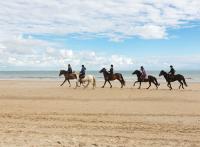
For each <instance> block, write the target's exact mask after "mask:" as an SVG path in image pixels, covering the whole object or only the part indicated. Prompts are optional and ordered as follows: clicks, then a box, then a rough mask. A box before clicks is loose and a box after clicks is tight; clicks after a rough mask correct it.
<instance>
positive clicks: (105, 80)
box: [101, 80, 107, 88]
mask: <svg viewBox="0 0 200 147" xmlns="http://www.w3.org/2000/svg"><path fill="white" fill-rule="evenodd" d="M106 83H107V80H105V82H104V84H103V86H102V87H101V88H104V87H105V85H106Z"/></svg>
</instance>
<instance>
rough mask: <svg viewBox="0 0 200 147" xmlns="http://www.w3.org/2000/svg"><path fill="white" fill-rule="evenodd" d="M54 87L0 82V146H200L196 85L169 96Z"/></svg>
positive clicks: (155, 92) (161, 91)
mask: <svg viewBox="0 0 200 147" xmlns="http://www.w3.org/2000/svg"><path fill="white" fill-rule="evenodd" d="M60 83H61V81H43V80H41V81H36V80H35V81H33V80H29V81H28V80H11V81H8V80H1V81H0V146H25V147H28V146H53V147H57V146H58V147H59V146H66V147H73V146H75V147H84V146H85V147H92V146H94V147H97V146H102V147H104V146H106V147H116V146H117V147H118V146H119V147H126V146H127V147H129V146H130V147H132V146H139V147H143V146H151V147H152V146H153V147H161V146H162V147H165V146H166V147H171V146H176V147H177V146H188V147H189V146H190V147H195V146H200V84H198V83H196V84H194V83H193V84H191V83H189V87H187V88H186V89H185V90H178V89H177V87H178V85H176V84H174V85H173V86H174V87H176V90H172V91H169V90H168V88H167V87H166V84H165V83H162V85H161V87H160V88H159V90H155V89H154V87H152V88H151V89H150V90H146V89H144V88H145V87H147V85H143V89H141V90H138V89H137V88H136V87H132V86H131V84H130V83H129V84H128V85H127V86H126V87H125V88H124V89H120V88H118V87H119V86H120V85H119V84H118V83H117V82H114V83H113V84H114V87H113V88H112V89H110V88H108V85H107V87H106V88H104V89H102V88H100V86H101V85H102V83H100V82H98V83H97V88H96V89H95V90H93V89H91V88H87V89H83V88H78V89H76V90H75V89H73V88H69V87H68V85H67V84H66V85H64V86H63V87H59V84H60ZM73 84H74V83H73Z"/></svg>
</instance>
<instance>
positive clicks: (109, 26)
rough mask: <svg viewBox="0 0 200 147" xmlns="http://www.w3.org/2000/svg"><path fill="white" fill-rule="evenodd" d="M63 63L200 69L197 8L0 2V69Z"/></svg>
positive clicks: (184, 1)
mask: <svg viewBox="0 0 200 147" xmlns="http://www.w3.org/2000/svg"><path fill="white" fill-rule="evenodd" d="M68 64H71V65H72V67H73V69H74V70H80V68H81V65H82V64H84V65H85V66H86V67H87V69H88V70H99V69H101V68H102V67H106V68H109V66H110V64H114V68H115V69H116V70H134V69H138V68H139V67H140V66H141V65H142V66H144V67H145V68H146V69H147V70H161V69H169V65H174V67H175V68H176V69H178V70H200V1H199V0H31V1H29V0H6V1H0V70H59V69H64V68H67V65H68Z"/></svg>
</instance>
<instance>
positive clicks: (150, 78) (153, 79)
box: [132, 70, 160, 89]
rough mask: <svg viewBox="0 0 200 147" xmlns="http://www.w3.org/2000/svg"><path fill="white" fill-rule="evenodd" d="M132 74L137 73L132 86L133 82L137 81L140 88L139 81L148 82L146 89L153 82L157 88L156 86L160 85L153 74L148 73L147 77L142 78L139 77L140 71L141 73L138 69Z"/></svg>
mask: <svg viewBox="0 0 200 147" xmlns="http://www.w3.org/2000/svg"><path fill="white" fill-rule="evenodd" d="M132 74H133V75H134V74H136V75H137V78H138V79H137V81H136V82H135V83H134V84H133V86H135V84H136V83H138V82H139V83H140V86H139V88H138V89H140V88H141V83H142V82H149V87H148V88H147V89H149V88H150V87H151V83H153V84H154V85H155V86H156V88H157V89H158V86H160V84H159V83H158V81H157V79H156V78H155V77H154V76H151V75H149V76H148V78H147V79H142V78H141V75H142V73H141V71H139V70H135V71H134V72H133V73H132Z"/></svg>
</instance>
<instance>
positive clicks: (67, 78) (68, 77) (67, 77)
mask: <svg viewBox="0 0 200 147" xmlns="http://www.w3.org/2000/svg"><path fill="white" fill-rule="evenodd" d="M62 75H64V77H65V80H64V81H63V83H62V84H61V85H60V86H63V84H64V83H65V82H66V81H68V83H69V87H71V83H70V80H74V79H76V87H75V88H77V86H78V74H77V73H75V72H73V73H71V74H69V73H68V71H66V70H60V73H59V76H62Z"/></svg>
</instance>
